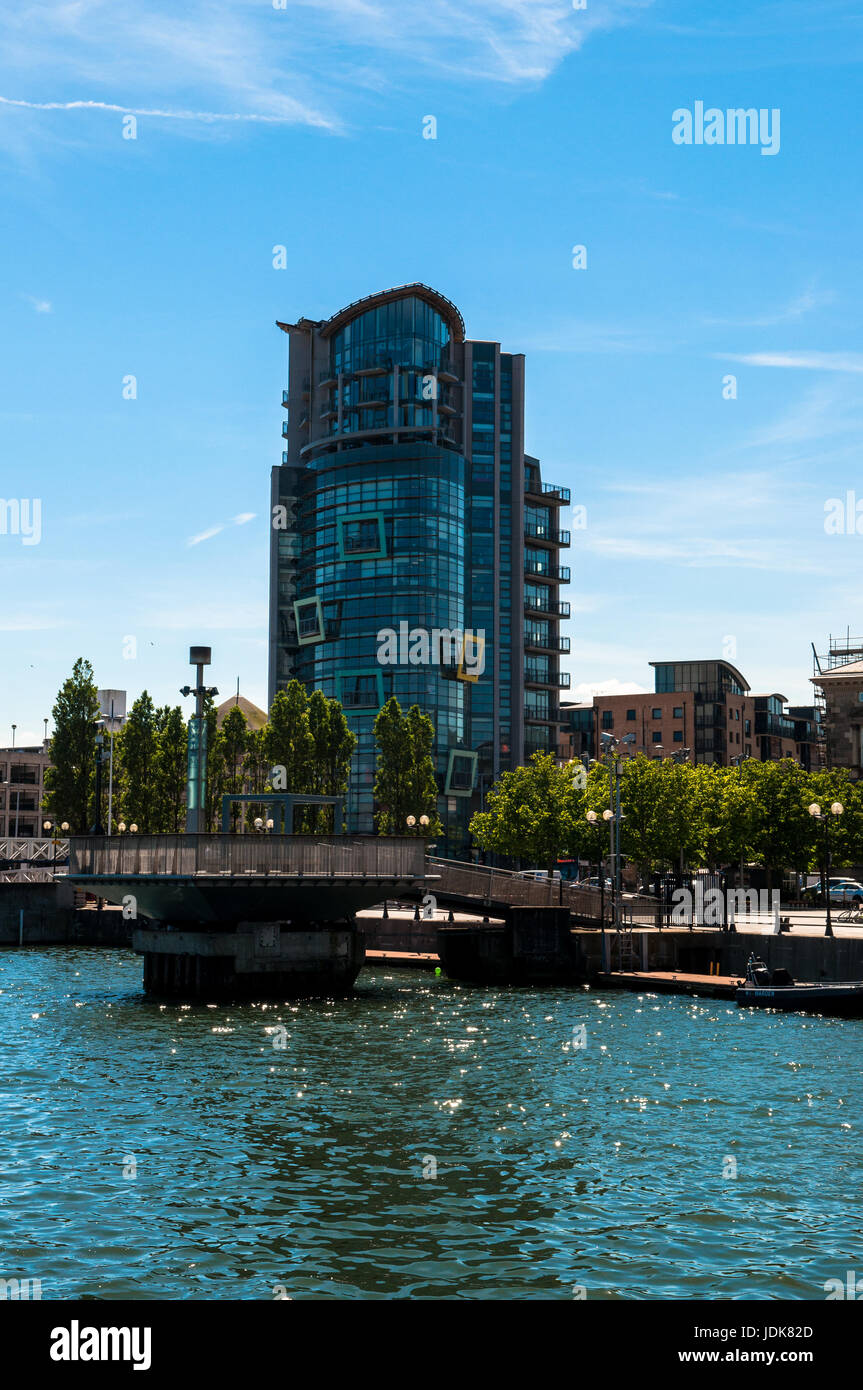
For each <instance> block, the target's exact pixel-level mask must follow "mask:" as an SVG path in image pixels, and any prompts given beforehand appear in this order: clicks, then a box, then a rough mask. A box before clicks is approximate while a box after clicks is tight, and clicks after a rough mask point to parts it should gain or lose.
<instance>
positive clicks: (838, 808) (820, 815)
mask: <svg viewBox="0 0 863 1390" xmlns="http://www.w3.org/2000/svg"><path fill="white" fill-rule="evenodd" d="M844 810H845V807H844V806H843V805H842V802H841V801H834V802H833V804H832V806H831V807H830V813H829V815H828V813H827V812H826V811H822V810H821V807H820V806H819V805H818V802H817V801H813V802H812V804H811V806H810V807H809V814H810V816H811V817H812V819H813V820H817V821H821V823H822V824H823V826H824V864H825V869H826V881H825V889H826V891H825V897H826V899H827V930H826V931H825V933H824V935H825V936H832V935H833V924H832V922H831V920H830V826H831V824H832V821H831V816H832V817H833V818H834V820H835V819H837V818H838V817H839V816H841V815H842V813H843V811H844Z"/></svg>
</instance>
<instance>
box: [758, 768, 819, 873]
mask: <svg viewBox="0 0 863 1390" xmlns="http://www.w3.org/2000/svg"><path fill="white" fill-rule="evenodd" d="M744 774H745V775H746V776H747V777H748V778H749V779H750V780H751V785H752V791H753V802H754V806H753V825H752V847H753V850H754V853H755V855H756V857H757V858H758V860H759V861H760V862H761V863H762V864H763V865H764V867H765V869H766V870H767V885H768V887H772V884H773V876H774V874H775V873H777V872H781V871H782V870H783V869H785V868H798V867H799V866H800V865H804V866H805V865H806V864H807V863H808V862H809V860H810V858H811V856H812V852H813V849H814V846H815V832H816V830H817V823H816V822H815V821H813V819H812V817H811V816H810V815H809V811H808V806H809V803H810V801H812V800H813V797H812V796H811V795H810V794H809V793H810V789H811V779H810V778H809V777H808V775H807V773H806V772H804V770H803V768H802V767H801V766H800V765H799V763H796V762H794V760H793V759H792V758H783V759H782V760H781V762H763V763H762V762H756V761H755V760H753V761H752V762H751V765H744Z"/></svg>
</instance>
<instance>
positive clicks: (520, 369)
mask: <svg viewBox="0 0 863 1390" xmlns="http://www.w3.org/2000/svg"><path fill="white" fill-rule="evenodd" d="M279 326H280V327H281V328H282V329H283V330H284V331H285V332H286V333H288V334H289V336H290V347H289V376H288V390H287V391H285V392H283V396H282V404H283V407H284V408H285V409H286V410H287V420H286V421H285V424H284V428H283V431H282V434H283V438H284V439H286V440H287V449H286V450H285V451H284V453H283V456H282V467H281V468H280V469H278V470H274V476H273V492H272V502H273V504H274V517H275V516H276V515H277V514H281V520H279V521H278V522H277V523H276V522H274V527H273V537H272V541H271V586H270V611H271V621H270V673H271V690H272V692H273V694H274V693H275V690H276V689H277V688H279V687H282V686H284V685H285V684H286V683H287V681H288V680H290V679H291V677H292V676H295V677H296V678H298V679H299V680H300V681H302V682H303V683H304V684H305V685H306V687H307V689H309V690H313V689H315V688H320V689H322V690H323V691H324V692H325V693H326V694H327V695H329V696H333V697H335V698H337V699H339V700H340V701H341V702H342V705H343V707H344V709H345V711H346V713H347V717H348V719H349V721H350V723H351V725H352V727H353V728H354V731H355V732H356V734H357V737H358V740H359V746H358V749H357V752H356V754H355V757H354V760H353V766H352V774H351V793H350V797H349V802H348V808H347V809H348V826H349V828H350V830H351V831H354V832H364V833H368V832H371V831H372V830H373V829H374V820H373V816H374V804H373V788H374V770H375V753H376V750H375V745H374V740H373V735H372V728H373V725H374V721H375V718H376V716H377V713H378V711H379V709H380V707H381V705H382V704H383V703H384V702H385V701H386V700H387V699H388V698H389V697H390V696H391V695H394V696H395V697H396V698H397V699H398V701H399V703H400V704H401V706H402V708H403V709H407V708H409V707H410V706H411V705H413V704H417V705H419V706H420V708H421V709H422V710H424V711H425V712H426V713H427V714H428V715H429V716H430V718H431V720H432V722H433V724H434V727H435V749H434V756H435V771H436V775H437V780H438V788H439V792H440V797H439V801H438V811H439V814H440V818H441V821H442V824H443V826H444V832H443V834H442V836H441V837H439V840H438V849H439V852H440V853H444V854H449V855H453V856H455V857H459V856H462V855H469V854H470V853H471V845H470V836H469V834H468V830H467V826H468V822H469V819H470V815H471V813H472V811H475V810H478V809H482V807H483V805H484V799H485V795H486V793H487V791H488V788H489V787H490V786H491V785H492V783H493V782H494V780H495V779H496V778H497V777H498V776H499V775H500V773H501V772H502V771H504V770H506V769H507V768H510V767H513V766H517V765H518V764H519V762H520V761H521V760H522V758H523V756H529V754H530V753H531V752H533V750H534V749H535V748H543V749H546V748H548V749H551V750H556V748H557V728H558V725H559V723H560V714H559V709H558V694H557V692H558V689H559V688H560V686H561V685H562V684H563V682H562V678H561V677H560V675H559V657H560V653H561V652H564V651H567V650H568V644H567V641H566V639H563V638H561V637H559V635H558V633H559V620H560V618H561V617H562V616H564V612H563V610H564V607H565V605H563V604H560V603H559V602H558V601H557V592H558V585H559V581H560V580H562V579H566V578H568V571H566V570H565V569H563V568H562V567H560V566H559V563H558V561H559V550H560V547H561V546H566V545H568V544H569V536H568V533H564V532H561V531H560V530H559V526H558V519H559V509H560V506H561V505H563V504H564V503H565V502H568V501H569V494H568V493H566V492H565V489H559V488H557V487H554V486H552V485H551V484H546V483H543V481H542V478H541V474H540V468H539V462H538V460H536V459H533V458H531V457H529V456H527V455H525V453H524V363H523V360H522V359H521V357H520V356H513V355H512V354H509V353H503V352H501V350H500V345H499V344H498V343H495V342H490V341H471V340H469V339H467V338H466V337H465V327H464V323H463V321H462V318H461V315H460V313H459V311H458V309H457V308H456V306H455V305H454V304H451V303H450V301H448V300H447V299H446V298H445V297H444V296H443V295H441V294H439V293H438V292H437V291H436V290H434V289H432V288H431V287H430V286H429V285H424V284H422V283H420V282H418V281H417V282H414V283H412V284H410V285H402V286H398V287H396V288H394V289H390V290H384V291H382V292H381V293H379V294H375V295H368V296H366V297H365V298H363V299H360V300H356V301H354V303H352V304H349V305H347V306H346V307H345V308H344V309H340V310H339V311H338V312H337V313H336V314H333V315H332V316H331V317H330V318H328V319H326V320H312V319H307V318H301V319H300V320H298V322H297V323H292V324H288V323H280V325H279ZM387 634H389V636H387ZM423 642H425V644H426V649H425V651H423ZM417 643H418V644H419V645H418V646H417V645H416V644H417ZM387 644H389V645H387ZM459 644H460V645H461V651H460V652H459V651H458V646H459ZM444 647H445V648H446V649H444ZM271 698H272V696H271Z"/></svg>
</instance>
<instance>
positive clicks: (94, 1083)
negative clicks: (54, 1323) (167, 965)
mask: <svg viewBox="0 0 863 1390" xmlns="http://www.w3.org/2000/svg"><path fill="white" fill-rule="evenodd" d="M140 979H141V965H140V961H139V960H138V958H136V957H133V956H131V955H130V954H127V953H124V952H113V951H99V950H74V949H72V950H70V949H65V948H55V949H51V950H26V949H25V950H20V951H19V950H7V951H4V952H3V953H2V954H0V991H2V992H0V1021H2V1037H1V1038H0V1104H2V1110H0V1114H2V1125H3V1142H2V1147H0V1266H2V1267H0V1277H5V1278H12V1277H19V1278H27V1277H29V1278H40V1279H41V1281H42V1296H43V1298H45V1299H49V1298H72V1297H76V1298H80V1297H87V1298H141V1299H147V1298H170V1299H182V1298H208V1299H220V1298H242V1299H271V1298H273V1297H274V1291H275V1290H276V1289H277V1286H283V1289H284V1291H286V1293H287V1295H288V1296H290V1297H291V1298H294V1299H302V1298H313V1297H314V1298H392V1297H419V1298H480V1299H483V1298H500V1297H504V1298H563V1299H571V1298H573V1297H574V1287H575V1286H579V1285H580V1286H583V1288H584V1290H585V1291H586V1296H587V1298H588V1299H591V1298H600V1299H606V1298H680V1297H698V1298H706V1299H710V1298H719V1297H726V1298H727V1297H732V1298H759V1299H768V1298H773V1299H807V1298H814V1299H823V1298H824V1297H825V1293H824V1288H823V1286H824V1283H825V1281H826V1280H827V1279H830V1278H840V1279H842V1280H843V1281H844V1280H845V1278H846V1272H847V1271H848V1270H856V1271H858V1273H859V1274H861V1275H863V1234H861V1223H863V1158H861V1148H860V1132H861V1090H863V1080H861V1061H863V1022H859V1023H858V1022H854V1021H839V1020H835V1021H834V1020H826V1019H824V1020H822V1019H818V1018H809V1019H807V1018H804V1017H794V1016H788V1015H786V1016H783V1015H770V1014H763V1013H760V1012H756V1011H752V1012H749V1011H745V1010H737V1009H736V1008H735V1007H734V1006H733V1005H729V1004H727V1003H725V1002H724V1001H723V1002H714V1001H710V1000H704V1001H692V1000H686V999H681V998H671V997H661V996H659V997H657V996H651V995H645V996H637V995H630V994H627V993H620V994H611V993H609V994H597V993H589V992H584V991H578V990H570V989H548V990H524V989H481V988H468V987H458V986H455V985H453V984H451V983H449V982H447V981H446V980H443V979H436V978H435V977H434V976H433V975H431V974H427V973H419V972H412V971H411V972H404V971H398V972H396V971H393V972H389V973H387V972H385V971H375V972H371V971H364V972H363V973H362V975H361V976H360V980H359V988H358V991H357V995H356V997H355V998H354V999H352V1000H348V1001H344V1000H340V1001H338V1002H320V1001H318V1002H308V1001H304V1002H299V1003H291V1004H275V1005H274V1004H269V1005H263V1004H262V1005H243V1006H239V1007H232V1006H231V1007H228V1006H219V1007H206V1006H190V1007H189V1006H186V1007H184V1006H181V1005H177V1004H168V1005H159V1004H156V1003H151V1002H148V1001H146V1000H145V999H144V997H143V996H142V994H141V992H140ZM581 1024H584V1025H585V1042H586V1045H585V1046H583V1047H575V1046H573V1029H574V1028H578V1026H579V1025H581ZM279 1025H281V1026H282V1027H283V1028H284V1029H285V1030H286V1031H285V1032H284V1033H283V1034H279V1033H268V1031H267V1030H268V1029H273V1028H276V1027H278V1026H279ZM274 1040H275V1041H276V1042H284V1043H285V1046H284V1047H274V1045H273V1043H274ZM133 1160H134V1161H133ZM732 1160H734V1161H735V1162H736V1174H737V1175H736V1177H734V1176H731V1174H732V1173H733V1170H734V1163H733V1162H732ZM435 1164H436V1176H424V1172H425V1173H427V1174H431V1173H433V1172H434V1168H435ZM124 1171H125V1173H126V1174H127V1176H124ZM133 1172H134V1173H135V1176H131V1174H132V1173H133Z"/></svg>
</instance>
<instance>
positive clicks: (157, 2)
mask: <svg viewBox="0 0 863 1390" xmlns="http://www.w3.org/2000/svg"><path fill="white" fill-rule="evenodd" d="M652 3H653V0H590V5H589V6H588V8H587V9H586V10H584V11H575V10H573V7H572V4H571V0H500V3H497V4H489V3H488V0H459V3H458V4H456V3H454V0H285V9H284V10H279V9H276V8H275V7H274V6H273V4H272V3H267V0H188V3H187V4H186V5H184V6H182V7H177V5H176V4H175V3H174V0H137V3H136V4H135V5H133V6H125V5H118V4H116V3H110V0H69V2H68V3H57V0H30V3H27V4H24V5H23V6H18V7H14V6H6V7H4V9H3V11H2V13H0V53H2V54H3V55H4V62H5V65H6V71H7V72H8V73H9V74H14V77H10V78H8V79H3V78H2V76H0V90H3V91H4V96H3V97H2V98H0V100H2V102H3V104H4V105H5V106H6V107H10V108H11V107H18V108H19V109H20V110H21V111H22V113H24V112H27V111H29V112H33V113H39V112H42V113H45V114H46V115H50V114H51V113H58V114H66V115H68V114H70V113H75V112H82V111H87V110H89V111H96V112H104V113H107V114H110V113H114V114H124V115H126V114H128V115H136V116H141V117H143V118H147V117H149V118H150V119H154V120H170V121H176V122H182V123H185V124H186V125H190V126H191V125H192V124H193V123H198V124H201V125H210V126H218V127H220V128H222V129H225V128H229V127H230V126H231V125H232V124H233V125H240V124H244V123H249V122H253V123H256V122H261V123H266V124H288V123H292V124H300V125H307V126H311V127H318V128H321V129H326V130H331V131H338V130H340V129H341V127H342V119H341V117H340V116H339V114H338V113H337V110H336V108H337V107H338V106H340V105H343V104H344V103H345V100H346V98H347V97H348V96H354V95H357V94H363V95H364V97H365V98H368V95H369V93H370V92H373V91H375V90H378V91H380V92H382V93H385V92H386V91H387V90H390V91H391V90H393V89H396V88H399V87H401V89H403V90H405V91H407V90H411V91H414V90H417V88H418V86H421V83H422V80H423V79H427V78H428V77H429V76H436V77H439V78H441V79H443V80H449V81H452V82H454V83H459V82H463V81H464V80H465V79H466V78H471V79H474V80H476V81H479V82H484V83H490V84H498V85H499V86H503V87H513V86H524V85H535V84H537V83H539V82H541V81H543V80H544V79H545V78H547V77H548V76H549V74H550V73H552V72H553V71H554V70H555V69H556V68H557V67H558V66H559V65H560V64H561V63H562V62H563V61H564V59H565V58H566V57H567V55H569V54H571V53H574V52H576V51H577V50H578V49H580V48H581V47H582V45H583V44H584V43H585V42H586V41H587V39H588V38H589V37H590V36H591V35H592V34H594V33H597V32H600V31H602V30H605V29H609V28H613V27H616V26H618V25H623V24H627V23H630V22H632V21H634V20H636V19H637V18H638V17H639V15H640V14H641V12H642V11H643V10H645V9H646V8H649V7H650V5H651V4H652ZM13 81H14V86H15V90H11V87H12V82H13ZM7 138H10V137H7Z"/></svg>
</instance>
